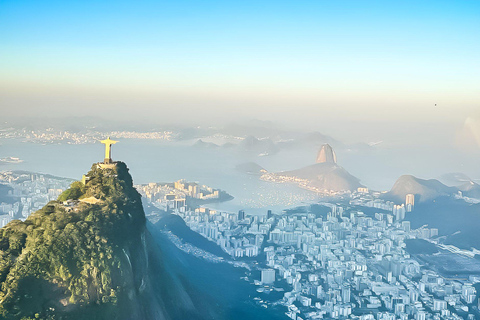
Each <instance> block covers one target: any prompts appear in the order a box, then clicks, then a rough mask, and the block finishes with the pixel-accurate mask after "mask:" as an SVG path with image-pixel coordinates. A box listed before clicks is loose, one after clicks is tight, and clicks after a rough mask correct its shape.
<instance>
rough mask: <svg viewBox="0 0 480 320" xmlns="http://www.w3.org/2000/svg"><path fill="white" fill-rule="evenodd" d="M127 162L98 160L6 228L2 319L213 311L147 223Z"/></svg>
mask: <svg viewBox="0 0 480 320" xmlns="http://www.w3.org/2000/svg"><path fill="white" fill-rule="evenodd" d="M145 222H146V220H145V214H144V211H143V207H142V204H141V199H140V195H139V194H138V192H137V191H136V190H135V188H133V183H132V178H131V176H130V174H129V173H128V169H127V167H126V165H125V164H124V163H121V162H118V163H116V164H115V165H113V166H111V167H110V168H104V169H102V168H100V167H99V166H98V165H97V164H95V165H93V167H92V170H91V171H90V172H89V173H88V175H87V181H86V183H85V185H84V184H82V183H81V182H74V183H73V184H72V187H71V188H70V189H68V190H66V191H65V192H64V193H63V194H62V195H61V196H60V197H59V199H58V200H57V201H51V202H50V203H48V204H47V205H46V206H45V207H44V208H43V209H41V210H39V211H37V212H35V213H33V214H32V215H31V216H30V217H29V218H28V219H27V220H26V221H25V222H21V221H12V222H11V223H9V224H8V225H7V226H6V227H4V228H2V229H1V230H0V250H1V251H0V282H1V284H2V286H1V291H0V301H1V302H0V317H1V318H3V319H21V318H25V319H30V318H31V319H33V318H42V319H53V318H55V319H58V318H61V319H211V318H215V317H216V314H215V313H214V312H213V311H212V310H210V309H209V307H208V306H209V305H213V304H211V303H207V302H209V301H208V300H209V298H208V297H207V296H206V295H200V294H197V293H196V291H195V290H194V289H192V288H190V286H189V283H188V282H187V281H185V280H184V279H183V278H182V276H181V275H180V274H178V273H177V272H176V270H175V269H172V268H169V267H168V265H167V264H165V263H164V261H163V257H162V254H161V249H160V248H159V247H158V246H157V244H156V243H155V242H154V241H153V240H152V237H151V235H150V233H149V232H148V231H147V229H146V226H145Z"/></svg>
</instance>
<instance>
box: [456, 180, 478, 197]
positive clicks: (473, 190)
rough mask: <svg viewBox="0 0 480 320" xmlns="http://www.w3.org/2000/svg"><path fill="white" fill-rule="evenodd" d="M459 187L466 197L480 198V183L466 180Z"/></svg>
mask: <svg viewBox="0 0 480 320" xmlns="http://www.w3.org/2000/svg"><path fill="white" fill-rule="evenodd" d="M457 188H458V190H460V191H462V194H463V195H464V196H466V197H469V198H476V199H480V185H478V184H476V183H475V182H473V181H469V182H465V183H463V184H462V185H460V186H458V187H457Z"/></svg>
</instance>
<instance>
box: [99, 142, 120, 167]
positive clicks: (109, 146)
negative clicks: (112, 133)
mask: <svg viewBox="0 0 480 320" xmlns="http://www.w3.org/2000/svg"><path fill="white" fill-rule="evenodd" d="M100 142H101V143H103V144H104V145H105V160H104V161H103V163H112V162H113V161H112V144H115V143H117V142H118V141H115V140H111V139H110V137H108V138H107V139H106V140H100Z"/></svg>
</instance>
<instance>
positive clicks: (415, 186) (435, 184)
mask: <svg viewBox="0 0 480 320" xmlns="http://www.w3.org/2000/svg"><path fill="white" fill-rule="evenodd" d="M457 191H458V190H457V189H456V188H453V187H447V186H446V185H444V184H443V183H441V182H440V181H438V180H435V179H430V180H424V179H419V178H416V177H414V176H411V175H403V176H401V177H400V178H398V180H397V181H396V182H395V184H394V185H393V187H392V190H390V192H388V193H387V194H386V195H385V197H386V198H389V199H392V200H394V201H397V202H400V203H401V202H404V201H405V196H406V195H407V194H409V193H412V194H414V195H415V202H426V201H431V200H434V199H436V198H439V197H444V196H450V195H452V194H454V193H456V192H457Z"/></svg>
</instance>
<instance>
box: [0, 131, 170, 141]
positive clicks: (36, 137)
mask: <svg viewBox="0 0 480 320" xmlns="http://www.w3.org/2000/svg"><path fill="white" fill-rule="evenodd" d="M104 136H111V137H114V138H123V139H155V140H171V139H172V138H173V137H174V133H173V132H172V131H154V132H137V131H112V132H99V131H94V130H85V131H84V132H71V131H67V130H57V129H54V128H47V129H38V130H27V129H23V128H22V129H15V128H5V129H3V130H0V139H24V140H26V141H30V142H35V143H67V144H88V143H96V142H97V141H98V140H100V139H101V138H102V137H104Z"/></svg>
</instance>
